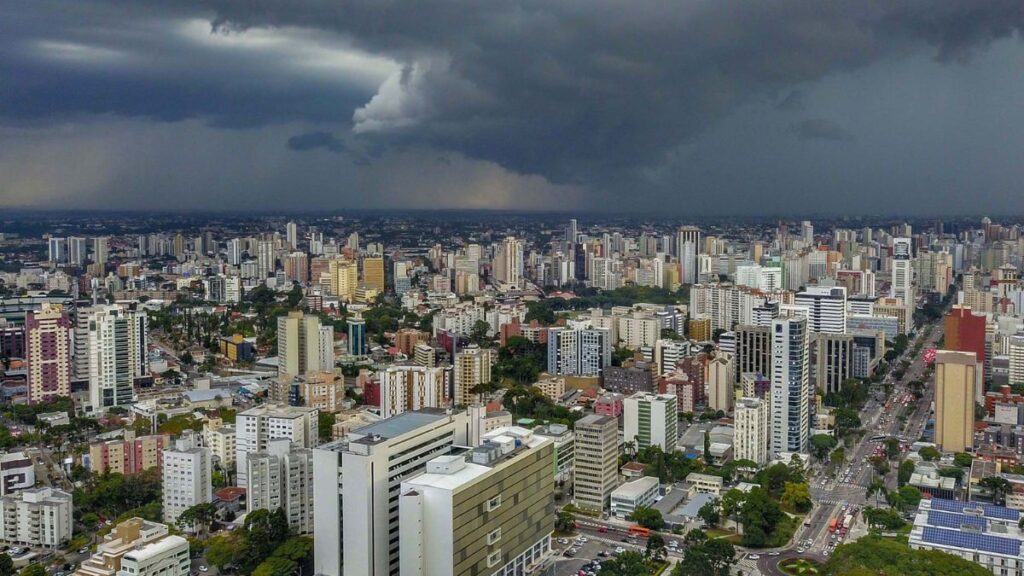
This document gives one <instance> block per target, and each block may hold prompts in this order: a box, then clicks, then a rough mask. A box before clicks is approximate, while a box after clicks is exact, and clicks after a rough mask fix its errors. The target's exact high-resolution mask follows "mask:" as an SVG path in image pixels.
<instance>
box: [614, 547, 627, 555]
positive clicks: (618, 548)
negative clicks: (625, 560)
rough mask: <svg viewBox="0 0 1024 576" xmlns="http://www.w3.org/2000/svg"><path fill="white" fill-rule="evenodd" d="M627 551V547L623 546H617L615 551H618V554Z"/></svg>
mask: <svg viewBox="0 0 1024 576" xmlns="http://www.w3.org/2000/svg"><path fill="white" fill-rule="evenodd" d="M625 551H626V549H625V548H623V547H622V546H617V547H616V548H615V553H616V554H622V553H623V552H625Z"/></svg>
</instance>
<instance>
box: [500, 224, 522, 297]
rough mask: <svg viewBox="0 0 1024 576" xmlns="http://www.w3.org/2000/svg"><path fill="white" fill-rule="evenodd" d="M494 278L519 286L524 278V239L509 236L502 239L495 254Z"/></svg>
mask: <svg viewBox="0 0 1024 576" xmlns="http://www.w3.org/2000/svg"><path fill="white" fill-rule="evenodd" d="M493 268H494V278H495V279H496V280H498V281H499V282H502V283H504V284H508V285H510V286H514V287H518V286H519V285H520V283H521V281H522V278H523V241H522V240H519V239H518V238H515V237H513V236H509V237H507V238H505V239H503V240H502V241H501V244H499V245H498V248H497V250H496V252H495V256H494V266H493Z"/></svg>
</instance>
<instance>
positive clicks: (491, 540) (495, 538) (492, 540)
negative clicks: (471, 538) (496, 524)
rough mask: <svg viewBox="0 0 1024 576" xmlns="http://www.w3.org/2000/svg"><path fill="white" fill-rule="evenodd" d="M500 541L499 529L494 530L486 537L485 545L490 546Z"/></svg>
mask: <svg viewBox="0 0 1024 576" xmlns="http://www.w3.org/2000/svg"><path fill="white" fill-rule="evenodd" d="M498 540H501V528H495V529H494V531H493V532H491V533H490V534H488V535H487V545H488V546H490V545H492V544H494V543H495V542H497V541H498Z"/></svg>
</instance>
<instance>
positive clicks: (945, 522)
mask: <svg viewBox="0 0 1024 576" xmlns="http://www.w3.org/2000/svg"><path fill="white" fill-rule="evenodd" d="M1020 520H1021V513H1020V511H1018V510H1011V509H1009V508H1005V507H1003V506H994V505H992V504H983V503H980V502H961V501H958V500H946V499H942V498H923V499H922V500H921V503H920V505H919V506H918V509H917V515H916V516H915V517H914V525H913V528H912V529H911V531H910V535H909V537H908V538H907V544H908V545H909V546H910V548H912V549H914V550H938V551H940V552H945V553H946V554H952V555H954V556H959V557H960V558H963V559H964V560H967V561H968V562H974V563H975V564H979V565H981V567H983V568H984V569H986V570H989V571H991V572H992V574H993V575H995V576H1007V575H1011V574H1021V573H1022V572H1024V531H1022V530H1021V528H1020V526H1019V523H1020Z"/></svg>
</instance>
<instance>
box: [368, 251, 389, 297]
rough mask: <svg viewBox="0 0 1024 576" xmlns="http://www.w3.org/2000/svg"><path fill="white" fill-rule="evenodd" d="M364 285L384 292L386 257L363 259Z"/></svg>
mask: <svg viewBox="0 0 1024 576" xmlns="http://www.w3.org/2000/svg"><path fill="white" fill-rule="evenodd" d="M363 284H364V285H366V287H367V288H373V289H375V290H377V291H379V292H383V291H384V287H385V285H384V257H383V256H367V257H366V258H363Z"/></svg>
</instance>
